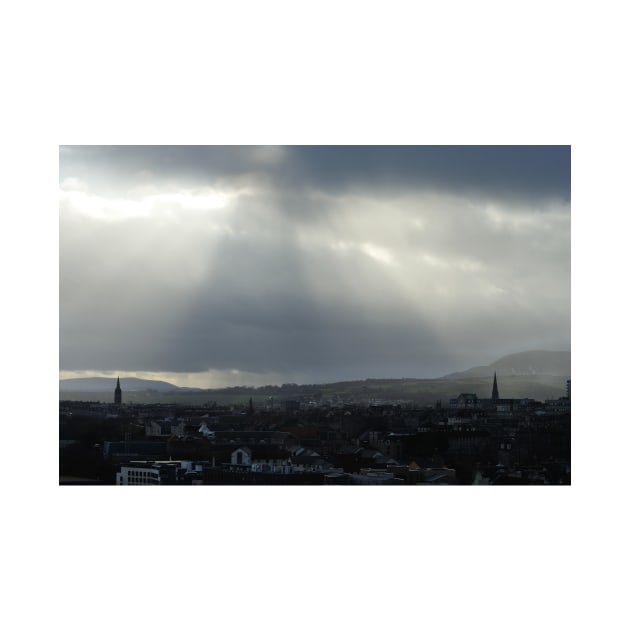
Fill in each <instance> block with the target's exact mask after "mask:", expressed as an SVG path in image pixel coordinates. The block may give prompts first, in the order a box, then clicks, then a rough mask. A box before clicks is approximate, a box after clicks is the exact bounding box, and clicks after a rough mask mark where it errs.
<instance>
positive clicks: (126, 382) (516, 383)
mask: <svg viewBox="0 0 630 630" xmlns="http://www.w3.org/2000/svg"><path fill="white" fill-rule="evenodd" d="M495 371H496V373H497V381H498V386H499V394H500V395H501V397H503V398H534V399H536V400H546V399H549V398H559V397H561V396H564V395H565V392H566V381H567V379H569V378H571V352H570V351H566V352H564V351H558V352H550V351H534V352H520V353H518V354H510V355H508V356H506V357H503V358H501V359H498V360H497V361H495V362H494V363H491V364H490V365H484V366H477V367H473V368H470V369H469V370H466V371H464V372H455V373H453V374H448V375H447V376H444V377H442V378H433V379H415V378H403V379H373V378H370V379H366V380H363V381H345V382H338V383H326V384H317V385H282V386H275V385H268V386H264V387H227V388H222V389H198V388H191V387H177V386H176V385H173V384H172V383H167V382H165V381H152V380H147V379H140V378H121V379H120V386H121V389H122V393H123V401H124V402H141V403H155V402H163V403H184V404H206V403H209V402H216V403H217V404H227V405H229V404H246V403H247V401H248V400H249V398H252V399H253V401H254V403H255V404H256V405H266V404H268V403H269V400H270V399H271V398H273V399H274V400H275V401H276V402H278V403H279V402H281V401H283V400H303V401H308V400H313V399H318V400H327V399H339V398H341V399H344V400H354V401H359V400H366V399H372V400H377V399H381V400H405V401H413V402H414V403H417V404H432V403H435V401H436V400H442V401H443V402H444V403H448V400H449V399H450V398H451V397H455V396H457V395H459V394H461V393H463V392H470V393H475V394H477V396H479V397H480V398H489V397H490V395H491V392H492V378H493V376H494V373H495ZM115 387H116V379H115V378H72V379H63V380H60V381H59V392H60V398H61V399H62V400H111V401H112V402H113V398H114V388H115ZM103 393H105V396H103Z"/></svg>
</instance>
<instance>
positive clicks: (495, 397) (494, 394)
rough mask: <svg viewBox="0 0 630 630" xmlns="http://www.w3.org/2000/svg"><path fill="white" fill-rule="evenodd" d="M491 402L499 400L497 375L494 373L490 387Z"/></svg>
mask: <svg viewBox="0 0 630 630" xmlns="http://www.w3.org/2000/svg"><path fill="white" fill-rule="evenodd" d="M492 400H499V388H498V387H497V373H496V372H495V373H494V383H493V385H492Z"/></svg>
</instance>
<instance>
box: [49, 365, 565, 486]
mask: <svg viewBox="0 0 630 630" xmlns="http://www.w3.org/2000/svg"><path fill="white" fill-rule="evenodd" d="M537 354H538V356H539V355H541V354H542V353H537ZM549 354H551V353H549ZM556 354H558V353H556ZM564 354H565V355H569V353H564ZM504 363H505V362H504ZM498 365H502V364H501V363H500V362H499V363H498ZM490 367H492V366H490ZM517 376H518V375H513V376H511V377H510V376H507V377H504V378H503V379H502V378H501V377H497V376H496V370H495V372H494V374H493V376H492V378H491V379H484V378H478V379H477V381H475V382H480V381H481V382H483V381H484V380H487V384H486V387H485V390H478V391H476V392H473V391H466V392H460V393H459V394H458V395H455V396H453V397H451V398H449V399H447V400H436V401H434V403H433V404H418V403H416V402H414V401H413V400H400V399H391V398H387V397H386V395H387V391H388V388H387V387H386V386H385V385H384V383H383V382H379V381H374V382H372V381H364V382H362V384H360V387H355V389H354V390H352V389H350V390H348V387H347V385H346V390H347V391H349V392H350V393H347V394H345V395H344V394H343V393H342V392H341V391H338V393H337V394H335V395H334V396H333V397H329V396H328V395H326V387H324V386H319V387H317V386H313V387H312V389H311V391H310V392H309V393H310V396H309V395H303V394H302V395H298V396H292V395H293V394H296V393H297V392H299V391H304V390H303V389H302V390H300V388H299V387H298V386H292V385H288V384H287V385H286V386H283V387H277V388H275V392H276V395H275V396H269V395H267V394H268V392H269V391H274V388H251V391H249V390H248V388H232V389H233V390H236V391H232V392H231V393H232V396H233V397H234V399H235V400H238V399H239V397H240V399H241V402H235V401H234V400H233V401H232V403H230V404H220V403H218V402H216V401H211V400H208V401H207V402H205V403H197V402H195V403H189V404H186V403H185V402H182V401H180V402H171V403H167V402H144V403H142V402H127V401H126V400H125V391H124V389H123V387H122V386H121V384H120V379H115V380H114V381H113V382H115V387H114V388H113V389H112V390H111V391H109V392H103V396H102V399H101V400H99V401H87V400H69V399H63V392H62V393H61V396H62V400H61V401H60V404H59V431H60V450H59V461H60V470H59V473H60V484H63V485H71V484H116V485H217V484H220V485H270V484H273V485H333V484H337V485H338V484H343V485H454V484H456V485H468V484H485V485H505V484H510V485H522V484H524V485H531V484H541V485H542V484H553V485H558V484H570V483H571V381H570V379H567V380H566V381H565V382H564V388H565V389H564V392H562V395H560V396H558V397H555V398H549V399H546V400H536V399H534V398H527V397H505V396H504V395H503V394H502V393H501V387H502V385H505V386H506V387H507V386H509V385H510V381H514V380H515V379H516V380H518V379H517ZM521 376H523V375H521ZM532 376H534V375H531V374H530V375H529V379H530V381H528V382H531V377H532ZM521 380H522V382H525V381H524V380H523V379H521ZM538 380H541V379H540V378H539V379H538ZM556 380H557V379H556ZM411 381H412V382H413V380H412V379H411ZM456 382H457V383H459V382H460V381H456ZM123 383H124V381H123ZM388 383H389V386H390V388H389V391H392V389H391V388H392V387H394V385H395V383H394V382H393V381H389V382H388ZM402 384H404V382H401V383H399V386H400V385H402ZM379 386H380V388H379ZM511 386H512V387H514V384H513V383H512V385H511ZM338 390H339V387H338ZM379 391H380V393H381V394H382V395H381V397H376V396H375V393H377V392H379ZM135 393H136V394H138V391H136V392H135ZM142 393H143V394H144V395H145V396H150V395H151V392H150V391H147V390H143V391H142ZM153 393H154V394H156V393H157V392H155V391H154V392H153ZM209 393H211V392H206V395H208V394H209ZM252 393H253V395H250V396H249V398H244V397H243V396H244V395H245V396H247V394H252ZM79 397H80V395H79Z"/></svg>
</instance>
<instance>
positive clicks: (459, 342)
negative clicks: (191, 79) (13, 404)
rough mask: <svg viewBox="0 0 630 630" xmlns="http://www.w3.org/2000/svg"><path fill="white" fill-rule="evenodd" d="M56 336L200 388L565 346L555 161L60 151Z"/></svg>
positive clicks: (551, 156)
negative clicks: (58, 315) (58, 269)
mask: <svg viewBox="0 0 630 630" xmlns="http://www.w3.org/2000/svg"><path fill="white" fill-rule="evenodd" d="M60 326H61V330H60V368H61V370H62V373H63V374H64V375H74V374H75V373H78V372H81V373H89V374H100V373H110V372H115V373H120V374H127V373H134V374H135V373H138V374H142V375H145V374H151V375H159V377H160V378H166V379H167V380H171V381H172V382H175V383H178V384H183V385H196V386H202V387H203V386H206V387H212V386H215V385H229V384H241V383H245V382H247V383H250V384H264V383H281V382H325V381H335V380H340V379H358V378H367V377H430V376H440V375H442V374H444V373H446V372H449V371H455V370H459V369H465V368H467V367H471V366H472V365H477V364H481V363H487V362H490V361H493V360H495V359H497V358H499V357H500V356H502V355H504V354H507V353H510V352H517V351H523V350H535V349H550V350H557V349H569V346H570V149H569V147H535V146H525V147H410V146H403V147H369V146H365V147H363V146H361V147H197V146H194V147H154V146H150V147H95V146H94V147H77V146H72V147H61V148H60ZM156 377H157V376H156Z"/></svg>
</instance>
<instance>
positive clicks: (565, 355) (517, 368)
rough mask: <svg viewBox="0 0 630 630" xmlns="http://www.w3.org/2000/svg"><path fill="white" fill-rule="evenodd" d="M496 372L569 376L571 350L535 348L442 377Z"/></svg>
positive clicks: (453, 378) (468, 376)
mask: <svg viewBox="0 0 630 630" xmlns="http://www.w3.org/2000/svg"><path fill="white" fill-rule="evenodd" d="M495 372H496V373H497V378H498V377H506V376H534V377H542V376H559V377H564V378H571V352H570V351H547V350H535V351H531V352H518V353H517V354H509V355H508V356H506V357H503V358H501V359H499V360H498V361H495V362H494V363H491V364H490V365H481V366H478V367H473V368H470V369H469V370H466V371H464V372H454V373H453V374H448V375H446V376H445V377H444V378H447V379H451V380H459V379H468V378H487V377H491V376H493V375H494V373H495Z"/></svg>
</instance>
